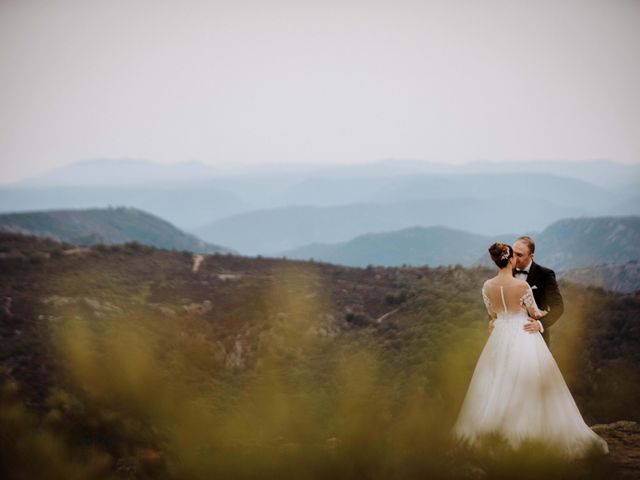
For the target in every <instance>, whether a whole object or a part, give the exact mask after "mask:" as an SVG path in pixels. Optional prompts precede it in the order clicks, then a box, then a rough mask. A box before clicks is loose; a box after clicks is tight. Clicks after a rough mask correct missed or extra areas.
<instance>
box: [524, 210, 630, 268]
mask: <svg viewBox="0 0 640 480" xmlns="http://www.w3.org/2000/svg"><path fill="white" fill-rule="evenodd" d="M536 242H537V244H539V245H540V248H539V249H538V248H537V247H536V249H537V252H536V258H537V259H538V260H539V261H540V262H541V263H542V264H543V265H549V266H551V267H553V268H555V269H558V270H566V269H569V268H579V267H585V266H591V265H598V264H603V263H613V264H623V263H626V262H629V261H632V260H640V253H639V251H638V245H640V217H638V216H629V217H596V218H567V219H563V220H559V221H557V222H555V223H553V224H552V225H549V226H548V227H547V228H546V229H544V230H543V231H542V233H540V234H539V235H537V236H536Z"/></svg>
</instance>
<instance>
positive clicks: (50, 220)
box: [0, 207, 230, 253]
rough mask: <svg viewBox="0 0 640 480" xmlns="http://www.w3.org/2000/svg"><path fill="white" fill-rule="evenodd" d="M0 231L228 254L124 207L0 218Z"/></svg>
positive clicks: (89, 242) (81, 242)
mask: <svg viewBox="0 0 640 480" xmlns="http://www.w3.org/2000/svg"><path fill="white" fill-rule="evenodd" d="M0 231H2V232H14V233H24V234H32V235H39V236H45V237H50V238H53V239H56V240H60V241H63V242H68V243H73V244H76V245H94V244H97V243H103V244H106V245H111V244H117V243H126V242H138V243H141V244H144V245H152V246H155V247H159V248H168V249H176V250H188V251H192V252H200V253H213V252H230V250H229V249H226V248H223V247H219V246H216V245H211V244H208V243H206V242H203V241H202V240H200V239H198V238H197V237H195V236H194V235H191V234H187V233H184V232H182V231H180V230H179V229H177V228H176V227H174V226H173V225H171V224H170V223H169V222H166V221H164V220H162V219H161V218H158V217H155V216H153V215H151V214H149V213H146V212H143V211H141V210H137V209H134V208H125V207H120V208H107V209H89V210H53V211H43V212H28V213H10V214H0Z"/></svg>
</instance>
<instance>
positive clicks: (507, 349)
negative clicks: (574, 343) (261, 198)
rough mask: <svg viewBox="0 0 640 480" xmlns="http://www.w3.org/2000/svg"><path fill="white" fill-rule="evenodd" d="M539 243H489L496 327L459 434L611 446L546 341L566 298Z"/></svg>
mask: <svg viewBox="0 0 640 480" xmlns="http://www.w3.org/2000/svg"><path fill="white" fill-rule="evenodd" d="M534 251H535V243H534V242H533V240H532V239H531V238H530V237H520V238H519V239H518V240H517V241H516V242H515V243H514V245H513V247H511V246H510V245H507V244H504V243H494V244H493V245H491V246H490V247H489V255H490V256H491V259H492V260H493V261H494V262H495V264H496V266H497V267H498V273H497V275H496V276H495V277H493V278H490V279H489V280H487V281H486V282H485V283H484V285H483V287H482V298H483V300H484V303H485V306H486V308H487V312H488V313H489V315H490V317H491V320H490V322H489V331H490V335H489V338H488V340H487V342H486V344H485V346H484V349H483V350H482V353H481V354H480V357H479V358H478V361H477V364H476V367H475V370H474V372H473V376H472V378H471V381H470V383H469V387H468V390H467V395H466V397H465V399H464V402H463V404H462V408H461V410H460V413H459V415H458V419H457V421H456V423H455V425H454V427H453V434H454V436H455V437H456V438H457V439H458V440H459V441H461V442H462V443H466V444H469V445H472V446H475V445H479V444H481V443H482V440H483V438H487V437H486V436H487V435H489V434H499V435H500V436H501V437H503V438H504V439H505V440H507V442H508V443H509V444H510V445H511V446H512V447H514V448H517V447H519V446H521V445H522V443H523V441H527V440H533V441H539V442H544V444H545V445H547V446H549V447H553V448H554V449H555V450H556V451H557V452H558V453H559V454H561V455H564V456H566V457H569V458H579V457H583V456H585V455H587V454H588V453H590V452H593V451H599V452H601V453H608V447H607V443H606V442H605V441H604V440H603V439H602V438H600V437H599V436H598V435H597V434H596V433H595V432H593V431H592V430H591V429H590V428H589V427H588V425H587V424H586V423H585V422H584V420H583V419H582V416H581V414H580V411H579V410H578V407H577V406H576V403H575V401H574V400H573V397H572V396H571V393H570V392H569V389H568V387H567V385H566V383H565V381H564V379H563V377H562V374H561V373H560V370H559V369H558V366H557V364H556V362H555V360H554V358H553V356H552V355H551V352H550V351H549V348H548V346H547V345H548V343H549V338H550V337H549V327H551V325H553V323H554V322H555V321H556V320H557V319H558V317H560V315H561V314H562V312H563V310H564V305H563V301H562V296H561V295H560V291H559V290H558V285H557V283H556V279H555V274H554V273H553V271H552V270H549V269H547V268H544V267H542V266H540V265H538V264H536V263H535V262H534V261H533V255H534ZM541 309H542V310H541Z"/></svg>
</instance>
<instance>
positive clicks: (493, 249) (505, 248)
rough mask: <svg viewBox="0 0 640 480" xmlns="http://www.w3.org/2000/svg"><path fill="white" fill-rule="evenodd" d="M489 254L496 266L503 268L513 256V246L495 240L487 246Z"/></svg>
mask: <svg viewBox="0 0 640 480" xmlns="http://www.w3.org/2000/svg"><path fill="white" fill-rule="evenodd" d="M489 255H491V260H493V261H494V262H495V264H496V265H497V266H498V268H504V267H506V266H507V264H508V263H509V260H510V259H511V257H513V248H511V246H510V245H507V244H506V243H500V242H496V243H494V244H493V245H491V246H490V247H489Z"/></svg>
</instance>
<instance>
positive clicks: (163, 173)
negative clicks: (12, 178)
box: [0, 159, 640, 254]
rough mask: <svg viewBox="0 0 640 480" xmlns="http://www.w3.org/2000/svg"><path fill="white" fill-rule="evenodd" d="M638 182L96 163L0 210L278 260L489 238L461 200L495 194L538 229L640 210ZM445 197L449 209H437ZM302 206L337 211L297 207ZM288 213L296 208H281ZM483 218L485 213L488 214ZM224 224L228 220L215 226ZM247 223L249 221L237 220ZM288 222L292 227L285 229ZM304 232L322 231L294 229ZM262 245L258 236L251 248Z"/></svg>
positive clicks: (72, 169) (19, 194) (562, 170)
mask: <svg viewBox="0 0 640 480" xmlns="http://www.w3.org/2000/svg"><path fill="white" fill-rule="evenodd" d="M638 185H640V167H639V166H630V165H621V164H616V163H613V162H607V161H591V162H579V163H578V162H570V161H557V162H548V161H547V162H514V163H508V162H502V163H492V162H479V163H472V164H467V165H445V164H439V163H435V162H420V161H401V160H393V161H391V160H389V161H383V162H377V163H371V164H366V165H342V166H340V165H268V166H255V167H242V168H236V167H211V166H208V165H205V164H203V163H200V162H188V163H178V164H171V165H167V164H157V163H153V162H148V161H143V160H127V159H123V160H91V161H84V162H78V163H75V164H71V165H68V166H64V167H61V168H57V169H54V170H52V171H50V172H48V173H45V174H43V175H39V176H37V177H33V178H30V179H27V180H24V181H22V182H18V183H14V184H12V185H5V186H2V187H0V211H1V212H7V213H8V212H20V211H34V210H43V209H47V210H48V209H71V208H74V209H75V208H105V207H108V206H117V205H127V206H130V207H134V208H138V209H141V210H144V211H147V212H150V213H152V214H154V215H157V216H159V217H161V218H164V219H166V220H168V221H170V222H171V223H172V224H174V225H176V226H177V227H179V228H181V229H184V230H187V231H190V232H192V233H196V234H198V235H204V236H206V238H205V240H207V241H209V242H211V243H214V244H223V245H229V246H230V247H232V248H235V249H237V250H239V251H241V252H242V253H245V254H257V253H262V254H273V253H274V252H276V251H279V250H284V249H290V248H295V247H300V246H303V245H305V244H307V243H311V242H323V243H327V242H338V241H347V240H350V239H352V238H353V237H355V236H357V235H361V234H365V233H376V232H382V231H390V230H398V229H402V228H408V227H411V226H438V225H441V226H446V227H449V228H456V229H462V230H467V231H472V232H473V233H476V234H487V233H493V232H494V231H496V229H495V228H494V227H493V226H490V227H489V228H478V226H477V225H476V224H475V223H474V222H471V223H469V222H468V217H465V216H464V215H463V214H460V210H461V209H462V210H465V211H466V210H467V207H466V206H460V204H464V203H465V202H466V203H467V204H469V205H471V208H474V207H473V206H474V205H475V204H476V203H477V201H478V200H489V199H491V198H497V201H498V202H502V203H504V201H505V199H506V200H507V201H508V202H509V203H511V204H513V203H514V198H518V199H521V201H522V204H523V205H524V206H525V211H524V212H523V214H525V215H527V216H528V217H529V218H530V219H531V224H530V225H527V226H526V229H527V230H541V229H542V228H544V227H545V226H546V225H548V224H550V223H551V222H553V221H555V220H557V219H559V218H564V217H570V216H573V217H575V216H598V215H623V214H624V215H638V214H640V196H639V194H638V191H639V190H638ZM445 201H450V202H451V203H452V204H453V205H452V206H447V205H445V206H444V207H441V205H443V203H444V202H445ZM407 202H427V204H423V205H418V204H417V205H416V207H417V208H421V209H422V210H423V214H422V215H420V216H419V218H417V217H416V215H405V214H403V213H398V210H397V209H398V208H405V206H403V205H398V204H405V203H407ZM456 203H457V204H458V206H456ZM363 205H373V207H372V208H374V209H376V208H378V207H377V206H378V205H389V208H388V209H387V211H386V212H385V213H384V215H388V214H389V212H391V213H390V214H391V215H392V216H393V217H398V218H405V219H406V221H388V220H386V219H384V218H381V221H380V222H376V221H374V220H372V221H371V222H369V223H367V225H366V229H358V228H354V229H351V228H349V224H357V223H358V222H359V217H360V216H361V215H364V216H365V217H366V216H367V215H369V214H368V213H366V212H364V213H363V211H362V208H363V207H362V206H363ZM307 207H332V208H334V210H332V211H325V212H318V211H304V212H302V211H301V210H299V209H301V208H307ZM536 207H537V208H536ZM287 208H291V209H292V210H284V209H287ZM489 208H491V207H489ZM409 209H411V207H409ZM488 211H491V210H490V209H489V210H488ZM488 211H487V212H488ZM487 212H484V213H483V216H485V218H487V217H488V216H487V214H486V213H487ZM439 213H442V215H440V214H439ZM480 213H481V212H480V211H479V210H478V209H477V208H476V210H475V211H474V212H473V215H472V217H473V218H474V219H478V218H479V215H480ZM245 214H250V215H249V216H248V217H245V216H244V215H245ZM314 214H319V215H321V216H323V217H326V218H327V219H328V221H329V222H330V223H336V225H340V224H341V223H343V220H342V219H346V220H345V221H346V223H347V224H348V225H347V228H346V230H345V228H343V227H342V226H338V227H337V228H338V230H345V232H344V234H337V233H336V232H332V231H331V228H329V229H328V230H327V231H326V235H325V234H323V233H322V232H321V231H320V229H316V228H314V227H311V228H310V227H309V225H308V224H307V221H308V219H307V217H308V216H309V215H314ZM384 215H383V216H384ZM255 216H260V217H263V216H264V218H263V219H262V220H260V224H262V225H263V226H264V228H265V229H267V230H270V233H269V234H268V236H273V238H272V240H269V241H267V240H266V239H265V240H264V241H262V237H263V236H264V235H263V233H264V230H263V231H262V232H261V235H258V236H256V235H255V225H256V223H255V220H254V217H255ZM301 216H302V217H303V218H302V219H301V218H300V217H301ZM510 218H512V217H510ZM222 220H225V221H226V222H224V223H220V224H215V222H219V221H222ZM227 220H228V221H227ZM244 220H248V222H249V223H248V224H246V225H241V224H242V222H243V221H244ZM517 220H518V221H513V222H511V224H506V225H502V226H499V227H500V228H498V230H497V231H520V230H522V228H523V226H522V225H523V224H524V223H525V222H519V220H520V219H517ZM321 223H322V221H321V222H320V224H321ZM282 224H286V225H287V226H286V228H285V229H282V228H281V227H282ZM227 228H229V229H230V230H227ZM323 228H324V227H323ZM278 231H281V232H282V233H283V234H285V232H286V239H283V238H278V233H277V232H278ZM301 231H304V232H307V233H308V232H310V231H315V232H316V233H315V234H314V235H297V234H296V233H295V232H301ZM238 237H240V240H239V239H238ZM227 239H228V240H229V241H227ZM258 239H261V241H260V242H257V241H256V242H253V241H252V240H258ZM237 240H239V242H238V243H237V244H234V243H235V242H236V241H237Z"/></svg>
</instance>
